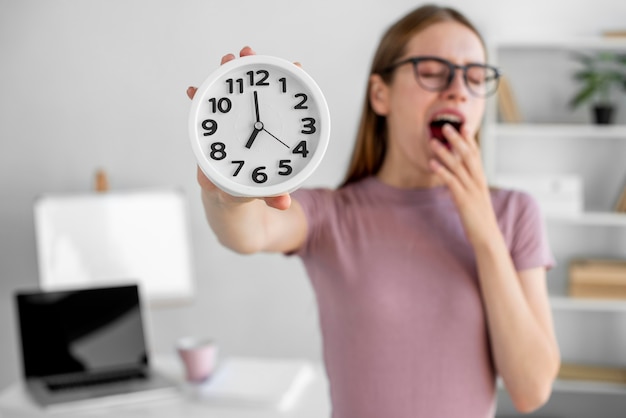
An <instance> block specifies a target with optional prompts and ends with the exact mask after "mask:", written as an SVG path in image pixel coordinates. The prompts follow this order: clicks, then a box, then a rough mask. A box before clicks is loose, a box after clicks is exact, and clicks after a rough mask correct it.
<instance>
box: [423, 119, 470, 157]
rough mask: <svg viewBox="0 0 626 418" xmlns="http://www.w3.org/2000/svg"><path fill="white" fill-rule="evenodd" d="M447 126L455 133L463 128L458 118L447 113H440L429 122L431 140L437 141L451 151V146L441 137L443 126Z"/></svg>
mask: <svg viewBox="0 0 626 418" xmlns="http://www.w3.org/2000/svg"><path fill="white" fill-rule="evenodd" d="M445 124H449V125H452V127H453V128H454V129H456V130H457V132H460V131H461V126H463V122H462V120H461V118H460V117H458V116H457V115H452V114H449V113H445V114H444V113H442V114H440V115H437V116H435V117H434V118H433V120H432V121H430V125H429V126H430V135H431V137H432V138H435V139H437V140H438V141H439V142H441V143H442V144H443V145H445V146H446V148H448V149H452V146H451V145H450V143H449V142H448V140H447V139H446V138H445V137H444V135H443V125H445Z"/></svg>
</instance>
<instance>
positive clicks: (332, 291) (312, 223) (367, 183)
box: [293, 177, 553, 418]
mask: <svg viewBox="0 0 626 418" xmlns="http://www.w3.org/2000/svg"><path fill="white" fill-rule="evenodd" d="M293 197H294V199H296V200H297V201H298V202H299V203H300V205H301V206H302V208H303V209H304V213H305V216H306V219H307V223H308V233H307V238H306V241H305V243H304V245H303V246H302V248H300V249H299V250H298V251H297V252H296V253H295V254H297V255H299V256H300V257H301V258H302V260H303V262H304V265H305V267H306V270H307V273H308V275H309V278H310V280H311V283H312V286H313V289H314V291H315V295H316V298H317V303H318V307H319V316H320V326H321V332H322V336H323V354H324V362H325V366H326V370H327V373H328V377H329V382H330V395H331V402H332V408H333V417H334V418H387V417H389V418H417V417H424V418H437V417H442V418H443V417H445V418H451V417H463V418H487V417H493V416H494V412H495V375H496V371H495V370H494V365H493V361H492V356H491V351H490V343H489V339H488V329H487V323H486V318H485V312H484V309H483V304H482V300H481V294H480V289H479V282H478V277H477V271H476V261H475V256H474V252H473V250H472V247H471V246H470V244H469V242H468V240H467V238H466V237H465V233H464V231H463V226H462V224H461V220H460V217H459V215H458V212H457V209H456V208H455V206H454V203H453V201H452V198H451V195H450V193H449V191H448V189H447V188H446V187H443V186H442V187H435V188H428V189H410V190H405V189H397V188H394V187H391V186H388V185H386V184H384V183H382V182H381V181H379V180H378V179H376V178H374V177H370V178H367V179H365V180H362V181H360V182H357V183H354V184H351V185H348V186H346V187H343V188H341V189H338V190H328V189H309V190H306V189H301V190H298V191H296V192H294V194H293ZM491 199H492V204H493V207H494V209H495V213H496V215H497V219H498V224H499V226H500V229H501V231H502V233H503V235H504V238H505V241H506V245H507V246H508V248H509V251H510V254H511V258H512V260H513V263H514V265H515V267H516V269H517V270H518V271H519V270H524V269H529V268H533V267H541V266H545V267H547V268H549V267H551V266H552V265H553V257H552V254H551V252H550V249H549V246H548V242H547V237H546V233H545V229H544V225H543V220H542V217H541V213H540V211H539V208H538V206H537V204H536V202H535V201H534V200H533V199H532V198H531V197H530V196H529V195H528V194H526V193H522V192H517V191H509V190H493V191H492V194H491Z"/></svg>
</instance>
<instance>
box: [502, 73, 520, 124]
mask: <svg viewBox="0 0 626 418" xmlns="http://www.w3.org/2000/svg"><path fill="white" fill-rule="evenodd" d="M498 110H499V112H500V117H501V118H502V121H503V122H507V123H520V122H521V121H522V115H521V113H520V111H519V107H518V106H517V102H516V101H515V96H514V95H513V89H512V88H511V83H509V80H507V78H506V77H502V78H500V84H499V85H498Z"/></svg>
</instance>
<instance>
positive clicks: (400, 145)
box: [370, 21, 485, 187]
mask: <svg viewBox="0 0 626 418" xmlns="http://www.w3.org/2000/svg"><path fill="white" fill-rule="evenodd" d="M419 56H435V57H439V58H443V59H445V60H448V61H450V62H451V63H453V64H457V65H465V64H469V63H485V50H484V48H483V45H482V43H481V41H480V39H479V38H478V36H477V35H476V34H475V33H474V32H473V31H472V30H471V29H469V28H467V27H466V26H464V25H462V24H460V23H458V22H453V21H449V22H440V23H436V24H433V25H431V26H429V27H428V28H426V29H425V30H423V31H421V32H419V33H417V34H416V35H414V36H413V38H412V39H411V40H410V41H409V43H408V45H407V47H406V52H405V54H404V56H402V57H401V59H400V60H399V61H401V60H404V59H406V58H410V57H419ZM374 77H378V76H374ZM370 99H371V103H372V106H373V108H374V110H375V111H376V112H377V113H378V114H380V115H383V116H386V118H387V134H388V136H387V138H388V146H387V154H386V157H385V161H384V164H383V167H382V169H381V173H380V174H381V176H384V177H387V179H388V180H390V181H391V182H392V183H394V184H395V185H397V186H400V187H402V186H405V187H412V186H413V187H414V186H428V185H436V184H441V182H440V181H439V180H438V179H437V178H435V177H434V174H433V173H432V172H431V170H430V169H429V165H428V160H429V159H431V158H433V155H434V154H433V152H432V151H431V148H430V146H429V142H430V140H431V138H433V134H434V131H432V130H431V122H433V121H434V120H437V119H441V118H443V119H452V120H454V119H457V120H459V121H460V123H461V124H462V125H463V126H464V127H465V128H467V129H468V131H469V132H470V134H471V135H472V137H475V136H476V133H477V131H478V128H479V127H480V123H481V120H482V116H483V113H484V110H485V99H484V98H481V97H476V96H473V95H472V94H471V93H470V91H469V90H468V88H467V86H466V84H465V81H464V80H463V74H462V71H459V70H458V69H457V71H456V74H455V76H454V79H453V80H452V82H451V83H450V85H449V86H448V87H447V88H446V89H445V90H443V91H439V92H433V91H429V90H426V89H424V88H423V87H421V86H420V85H419V84H418V83H417V81H416V78H415V73H414V69H413V65H412V64H405V65H401V66H399V67H397V68H396V69H395V72H394V75H393V79H392V82H391V83H390V84H389V85H385V84H384V83H383V82H382V79H380V77H378V84H377V82H376V79H373V82H372V88H371V90H370ZM433 129H434V128H433ZM435 131H436V129H435ZM389 176H391V177H389Z"/></svg>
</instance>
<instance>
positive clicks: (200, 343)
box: [176, 337, 217, 383]
mask: <svg viewBox="0 0 626 418" xmlns="http://www.w3.org/2000/svg"><path fill="white" fill-rule="evenodd" d="M176 348H177V351H178V354H179V355H180V358H181V360H182V362H183V365H184V367H185V374H186V378H187V380H188V381H189V382H192V383H200V382H202V381H204V380H206V379H208V378H209V377H210V376H211V374H212V373H213V370H215V365H216V363H217V345H216V344H215V343H214V342H213V341H212V340H209V339H196V338H193V337H185V338H181V339H180V340H178V343H177V345H176Z"/></svg>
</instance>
